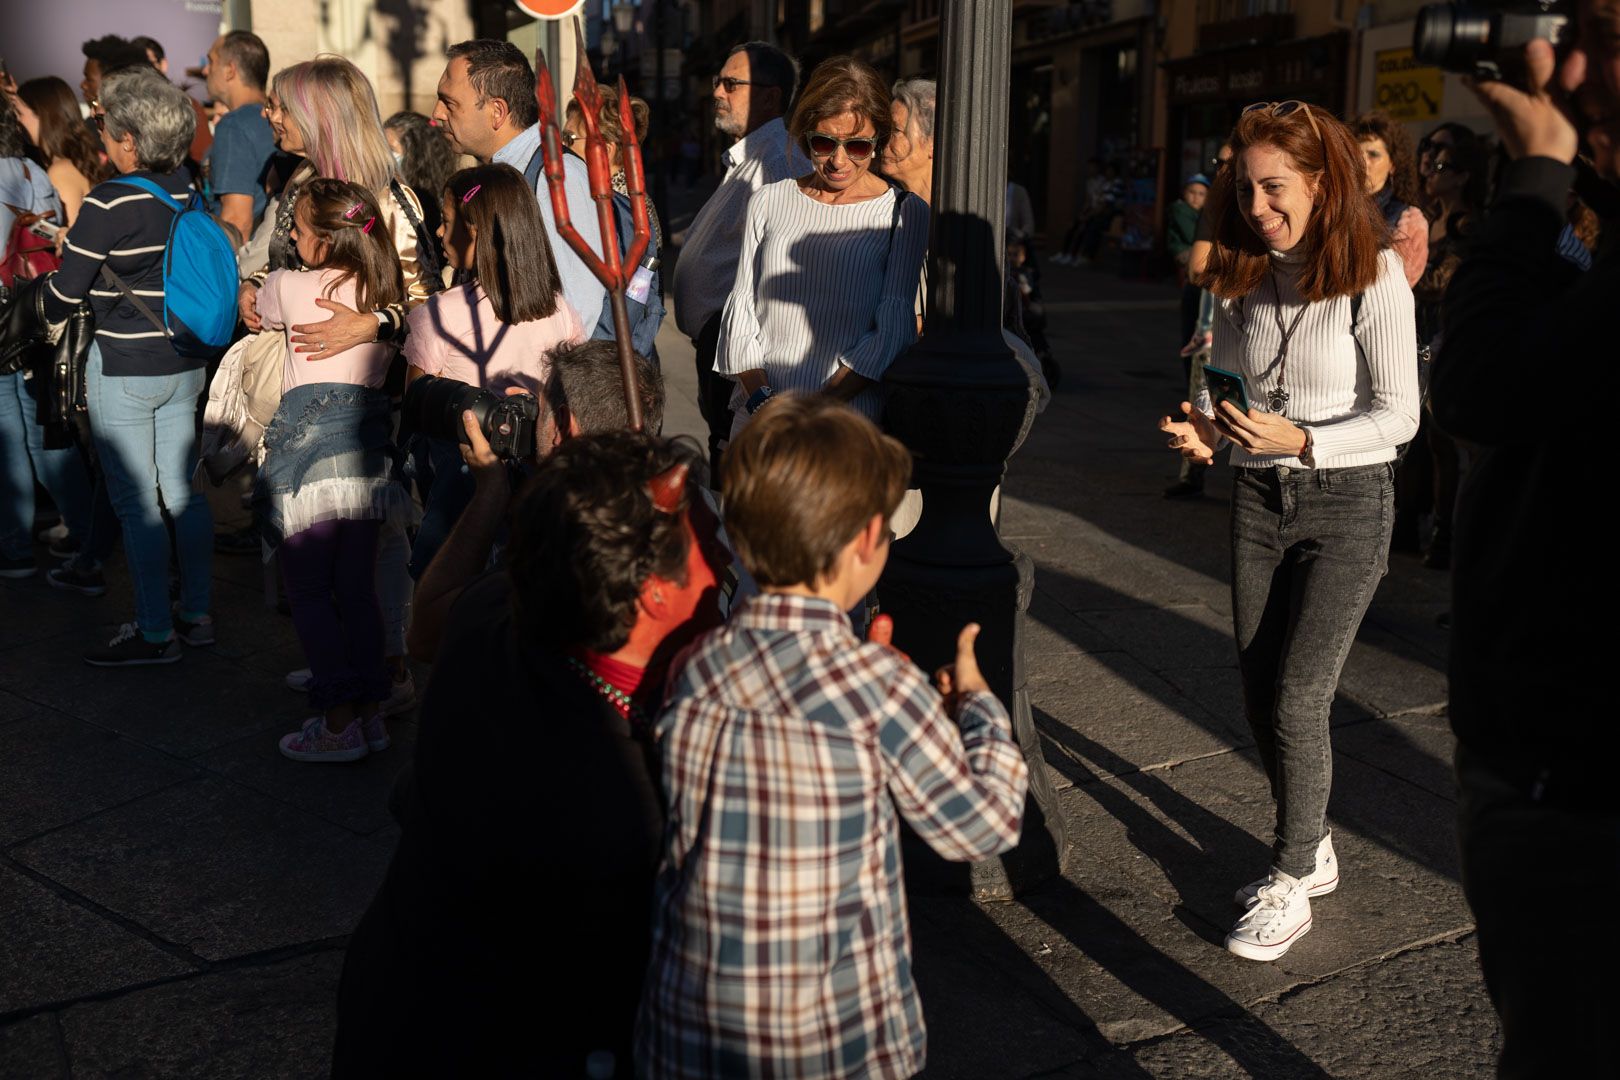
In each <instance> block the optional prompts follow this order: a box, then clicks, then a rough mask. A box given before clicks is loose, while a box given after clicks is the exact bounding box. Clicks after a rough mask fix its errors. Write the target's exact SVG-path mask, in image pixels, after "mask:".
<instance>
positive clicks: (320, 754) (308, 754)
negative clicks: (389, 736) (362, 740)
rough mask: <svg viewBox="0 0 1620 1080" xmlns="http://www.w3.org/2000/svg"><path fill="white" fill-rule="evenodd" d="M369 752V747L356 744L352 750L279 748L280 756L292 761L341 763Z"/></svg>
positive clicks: (353, 759)
mask: <svg viewBox="0 0 1620 1080" xmlns="http://www.w3.org/2000/svg"><path fill="white" fill-rule="evenodd" d="M370 752H371V750H370V748H369V747H366V746H357V747H355V748H354V749H353V750H289V749H287V748H286V747H285V746H283V747H282V748H281V753H282V756H284V757H289V758H291V759H292V760H294V761H330V762H332V763H333V764H335V765H341V764H344V763H346V762H350V761H359V760H360V759H361V758H363V757H365V756H366V755H367V754H369V753H370Z"/></svg>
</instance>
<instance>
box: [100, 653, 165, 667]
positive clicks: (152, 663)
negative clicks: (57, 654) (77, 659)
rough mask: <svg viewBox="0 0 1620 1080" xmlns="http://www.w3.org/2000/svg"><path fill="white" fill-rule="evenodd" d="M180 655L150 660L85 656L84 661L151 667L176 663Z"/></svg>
mask: <svg viewBox="0 0 1620 1080" xmlns="http://www.w3.org/2000/svg"><path fill="white" fill-rule="evenodd" d="M181 655H182V654H181V653H179V652H176V653H175V654H174V655H173V656H160V657H156V658H154V659H151V660H92V659H90V658H89V657H88V656H87V657H85V658H84V662H85V663H87V664H89V665H90V666H91V667H153V666H155V665H158V664H178V663H179V662H180V657H181Z"/></svg>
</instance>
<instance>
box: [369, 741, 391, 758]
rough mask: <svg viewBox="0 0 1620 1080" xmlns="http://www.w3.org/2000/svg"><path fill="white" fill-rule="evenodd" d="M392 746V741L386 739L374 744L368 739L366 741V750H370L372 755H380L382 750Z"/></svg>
mask: <svg viewBox="0 0 1620 1080" xmlns="http://www.w3.org/2000/svg"><path fill="white" fill-rule="evenodd" d="M393 745H394V740H393V739H387V738H384V739H378V740H377V741H376V742H372V741H371V740H370V739H367V740H366V748H367V749H368V750H370V751H371V752H372V753H373V754H380V753H382V752H383V751H384V750H386V749H388V748H389V747H390V746H393Z"/></svg>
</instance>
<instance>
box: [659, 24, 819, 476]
mask: <svg viewBox="0 0 1620 1080" xmlns="http://www.w3.org/2000/svg"><path fill="white" fill-rule="evenodd" d="M713 83H714V91H713V95H712V100H713V102H714V126H715V130H717V131H719V132H720V133H721V134H722V135H725V136H728V137H730V138H731V139H733V140H734V142H733V144H732V145H731V147H730V148H729V149H727V150H726V152H725V153H724V154H723V155H721V158H720V160H721V164H722V165H724V167H725V170H726V172H725V176H724V178H723V179H722V180H721V181H720V186H719V187H718V188H717V189H716V190H715V193H714V194H713V195H711V196H709V200H708V202H706V203H704V204H703V209H701V210H699V211H698V214H697V217H696V218H694V219H693V220H692V226H691V228H689V229H688V230H687V232H686V242H685V243H684V244H683V245H682V246H681V255H680V261H679V262H678V263H677V264H676V266H675V275H674V279H673V281H672V282H671V288H672V289H673V291H674V296H675V325H676V326H678V327H680V330H681V333H683V334H685V335H686V336H687V337H689V338H691V339H692V344H693V345H694V346H695V348H696V349H697V354H696V358H695V360H696V364H697V376H698V407H699V410H700V411H701V412H702V414H703V420H704V422H705V423H706V424H707V425H708V428H709V482H710V483H711V484H714V485H715V486H717V487H718V486H719V484H720V476H721V464H720V462H721V457H722V454H723V452H724V449H725V445H726V440H727V439H729V438H730V437H731V389H732V388H731V383H730V382H728V381H727V380H726V379H724V378H722V377H721V376H719V375H718V374H716V368H715V355H716V350H717V349H718V348H719V342H720V314H721V310H722V309H723V308H724V307H725V306H726V297H727V296H729V295H730V293H731V287H732V285H733V284H734V283H735V282H736V280H737V269H738V252H739V251H740V250H741V247H742V238H743V222H744V219H745V217H746V216H747V213H748V203H749V200H750V199H751V198H752V197H753V195H754V193H755V192H757V191H759V190H760V189H761V188H764V187H765V186H767V185H769V184H775V183H779V182H780V181H782V180H786V179H788V178H790V177H795V176H802V175H804V174H805V173H807V172H809V171H810V160H809V159H808V158H806V157H805V156H804V152H803V150H802V149H801V148H800V147H799V144H798V142H797V140H795V139H793V138H791V137H790V136H789V135H788V132H787V127H786V125H785V124H784V123H783V120H782V117H783V116H784V115H785V114H786V113H787V111H788V108H789V107H790V106H791V105H792V104H793V91H794V89H795V88H796V87H797V86H798V85H799V69H798V65H797V64H795V63H794V62H793V59H792V58H791V57H789V56H788V55H787V54H786V53H784V52H783V51H782V50H780V49H778V48H776V47H775V46H773V45H767V44H765V43H764V42H762V41H751V42H748V43H747V44H744V45H737V46H735V47H733V48H732V50H731V53H730V55H729V56H727V57H726V62H725V65H724V66H723V67H721V69H720V72H719V74H717V75H715V77H714V79H713Z"/></svg>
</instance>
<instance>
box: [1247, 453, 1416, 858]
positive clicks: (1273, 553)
mask: <svg viewBox="0 0 1620 1080" xmlns="http://www.w3.org/2000/svg"><path fill="white" fill-rule="evenodd" d="M1234 473H1235V476H1234V478H1233V480H1232V623H1233V627H1234V629H1235V630H1236V633H1237V645H1238V669H1239V671H1240V672H1241V674H1242V676H1243V704H1244V709H1245V711H1246V712H1247V713H1248V718H1249V729H1250V730H1251V731H1252V732H1253V733H1254V742H1255V749H1256V750H1258V751H1259V752H1260V761H1261V763H1262V764H1263V765H1264V766H1265V769H1266V778H1267V779H1268V780H1270V782H1271V795H1272V798H1274V799H1275V800H1276V802H1277V832H1276V839H1275V841H1274V843H1273V844H1272V860H1273V864H1274V865H1275V866H1276V867H1277V869H1279V870H1281V871H1282V872H1283V873H1285V874H1290V875H1292V876H1294V877H1305V876H1306V875H1308V874H1310V873H1311V872H1312V871H1313V870H1315V869H1316V846H1317V843H1318V842H1319V841H1320V840H1321V839H1322V835H1323V833H1324V831H1325V830H1326V827H1327V823H1326V819H1327V804H1328V789H1329V787H1330V786H1331V785H1332V782H1333V750H1332V745H1331V744H1330V742H1329V739H1328V711H1329V709H1331V708H1332V706H1333V695H1334V693H1335V692H1336V691H1337V690H1338V686H1339V673H1340V672H1341V671H1342V670H1343V669H1344V661H1345V658H1346V657H1347V656H1349V655H1350V646H1351V645H1352V644H1353V643H1354V642H1355V639H1356V631H1357V629H1359V628H1360V626H1361V619H1362V616H1364V615H1365V614H1366V613H1367V606H1368V605H1369V604H1370V603H1371V602H1372V597H1373V593H1374V591H1376V590H1377V588H1378V582H1379V581H1380V580H1382V578H1383V576H1384V571H1385V569H1386V568H1387V566H1388V561H1387V560H1388V553H1389V530H1390V526H1391V524H1392V523H1393V522H1394V519H1395V508H1394V490H1395V488H1394V467H1393V466H1392V465H1355V466H1350V467H1348V468H1342V469H1298V468H1282V467H1273V468H1266V469H1262V468H1252V469H1236V470H1234Z"/></svg>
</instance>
